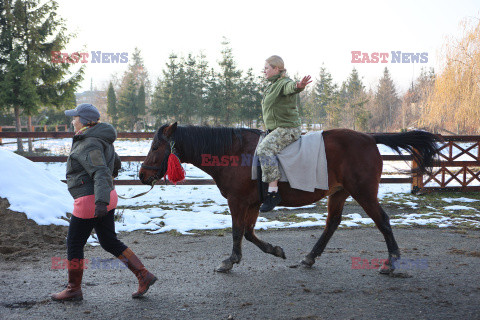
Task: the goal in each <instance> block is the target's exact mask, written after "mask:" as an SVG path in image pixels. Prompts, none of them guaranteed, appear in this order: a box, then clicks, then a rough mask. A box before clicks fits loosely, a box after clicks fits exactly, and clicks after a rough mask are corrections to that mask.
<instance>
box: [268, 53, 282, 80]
mask: <svg viewBox="0 0 480 320" xmlns="http://www.w3.org/2000/svg"><path fill="white" fill-rule="evenodd" d="M265 61H266V62H267V63H268V64H269V65H270V66H272V68H275V67H278V70H280V75H281V77H282V78H283V77H285V75H286V73H287V69H285V64H284V63H283V59H282V58H280V57H279V56H271V57H270V58H268V59H267V60H265Z"/></svg>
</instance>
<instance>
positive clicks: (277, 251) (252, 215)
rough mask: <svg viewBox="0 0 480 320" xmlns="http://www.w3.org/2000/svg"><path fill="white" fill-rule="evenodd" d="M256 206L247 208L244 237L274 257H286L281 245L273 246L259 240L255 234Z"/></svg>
mask: <svg viewBox="0 0 480 320" xmlns="http://www.w3.org/2000/svg"><path fill="white" fill-rule="evenodd" d="M258 208H259V206H255V207H250V208H248V210H247V216H246V219H245V222H246V227H245V239H247V240H248V241H250V242H252V243H253V244H255V245H256V246H257V247H259V248H260V250H262V251H263V252H265V253H270V254H273V255H274V256H276V257H280V258H283V259H286V257H285V252H284V251H283V249H282V248H281V247H279V246H273V245H271V244H270V243H268V242H265V241H263V240H260V239H259V238H258V237H257V235H256V234H255V230H254V227H255V223H256V222H257V218H258Z"/></svg>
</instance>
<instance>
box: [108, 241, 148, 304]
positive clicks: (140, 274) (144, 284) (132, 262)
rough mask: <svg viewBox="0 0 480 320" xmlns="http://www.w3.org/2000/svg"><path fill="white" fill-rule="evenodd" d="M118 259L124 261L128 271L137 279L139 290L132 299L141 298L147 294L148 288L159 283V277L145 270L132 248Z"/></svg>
mask: <svg viewBox="0 0 480 320" xmlns="http://www.w3.org/2000/svg"><path fill="white" fill-rule="evenodd" d="M118 259H120V260H121V261H123V263H125V264H126V265H127V267H128V269H130V271H132V272H133V274H134V275H135V276H136V277H137V279H138V290H137V292H135V293H133V294H132V298H140V297H141V296H143V295H144V294H145V293H146V292H147V290H148V288H150V286H151V285H152V284H154V283H155V281H157V277H155V276H154V275H153V274H152V273H150V272H149V271H148V270H147V269H146V268H145V266H144V265H143V264H142V262H141V261H140V259H138V257H137V256H136V255H135V253H133V251H132V250H130V248H127V249H126V250H125V251H123V252H122V254H121V255H119V256H118Z"/></svg>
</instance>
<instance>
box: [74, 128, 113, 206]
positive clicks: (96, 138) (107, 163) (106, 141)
mask: <svg viewBox="0 0 480 320" xmlns="http://www.w3.org/2000/svg"><path fill="white" fill-rule="evenodd" d="M116 138H117V132H116V131H115V129H114V128H113V127H112V126H111V125H110V124H108V123H98V124H97V125H95V126H93V127H91V128H88V129H87V130H85V131H84V132H82V133H80V134H77V135H75V136H74V137H73V143H72V149H71V151H70V155H69V156H68V160H67V185H68V191H69V192H70V194H71V195H72V197H73V198H74V199H77V198H80V197H83V196H88V195H92V194H94V195H95V203H98V202H104V203H106V204H109V203H110V192H111V191H112V190H113V189H114V186H113V178H112V174H113V172H114V167H115V166H116V165H117V166H118V164H119V163H120V158H119V156H118V154H117V153H116V152H115V148H114V147H113V142H114V141H115V139H116ZM116 169H117V170H118V168H116Z"/></svg>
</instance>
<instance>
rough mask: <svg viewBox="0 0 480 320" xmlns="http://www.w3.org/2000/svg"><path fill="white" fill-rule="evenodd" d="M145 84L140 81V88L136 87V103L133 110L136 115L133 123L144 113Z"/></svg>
mask: <svg viewBox="0 0 480 320" xmlns="http://www.w3.org/2000/svg"><path fill="white" fill-rule="evenodd" d="M145 102H146V101H145V85H144V84H143V83H142V84H141V85H140V88H138V93H137V103H136V110H135V111H134V116H135V117H136V119H135V123H137V122H138V121H139V120H140V118H141V117H142V116H144V115H145V111H146V105H145Z"/></svg>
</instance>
